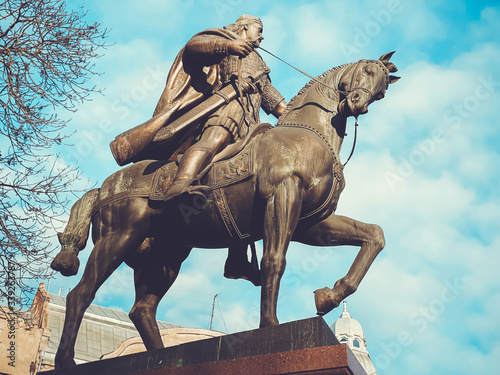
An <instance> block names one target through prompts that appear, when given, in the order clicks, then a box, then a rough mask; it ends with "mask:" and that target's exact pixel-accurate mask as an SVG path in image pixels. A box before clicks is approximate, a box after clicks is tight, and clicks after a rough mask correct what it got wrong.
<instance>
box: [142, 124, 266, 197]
mask: <svg viewBox="0 0 500 375" xmlns="http://www.w3.org/2000/svg"><path fill="white" fill-rule="evenodd" d="M271 128H272V125H271V124H266V123H262V124H258V125H256V126H254V127H253V128H252V129H250V131H249V133H248V135H247V136H246V137H245V138H244V139H241V140H238V141H236V142H235V143H232V144H230V145H229V146H227V147H226V148H225V149H224V150H222V151H221V152H220V153H218V154H217V155H216V156H215V157H214V159H213V160H212V162H211V163H210V164H209V165H208V166H207V167H206V168H205V169H204V170H202V171H201V172H200V173H199V174H198V176H197V178H196V181H198V183H197V184H198V185H201V181H204V183H205V187H206V189H205V190H208V191H214V190H216V189H219V188H222V187H225V186H229V185H232V184H234V183H236V182H239V181H241V180H243V179H246V178H248V177H249V176H251V175H252V173H253V172H252V168H251V165H250V163H251V148H249V147H247V146H249V145H250V143H251V142H252V141H253V140H254V139H255V137H257V136H258V135H260V134H263V133H265V132H266V131H268V130H269V129H271ZM181 157H182V155H179V156H178V159H177V162H172V163H168V164H165V165H163V166H162V167H161V168H158V169H157V170H156V172H155V174H154V177H153V181H152V184H151V188H150V191H149V199H151V200H153V201H162V200H164V199H163V197H164V193H165V192H164V191H163V186H168V185H170V184H169V181H168V180H173V179H174V176H175V173H176V172H177V165H178V162H179V161H180V158H181ZM166 184H168V185H166ZM194 188H197V186H196V185H195V186H194ZM196 190H199V189H196Z"/></svg>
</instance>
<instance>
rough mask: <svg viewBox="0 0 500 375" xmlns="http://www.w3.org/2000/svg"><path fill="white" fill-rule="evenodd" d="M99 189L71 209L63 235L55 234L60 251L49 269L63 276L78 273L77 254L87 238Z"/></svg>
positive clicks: (91, 191) (88, 194)
mask: <svg viewBox="0 0 500 375" xmlns="http://www.w3.org/2000/svg"><path fill="white" fill-rule="evenodd" d="M98 193H99V189H92V190H90V191H88V192H86V193H85V194H84V195H83V197H81V198H80V199H79V200H78V201H76V203H75V204H74V205H73V207H71V213H70V215H69V220H68V224H67V225H66V229H64V232H63V233H57V237H58V238H59V243H60V244H61V251H60V252H59V254H57V255H56V257H55V258H54V260H53V261H52V263H51V264H50V267H51V268H52V269H53V270H55V271H59V272H61V274H62V275H64V276H73V275H76V274H77V272H78V267H79V266H80V261H79V260H78V253H79V252H80V251H81V250H83V249H84V248H85V245H86V244H87V239H88V237H89V229H90V222H91V218H92V208H93V206H94V203H95V201H96V200H97V195H98Z"/></svg>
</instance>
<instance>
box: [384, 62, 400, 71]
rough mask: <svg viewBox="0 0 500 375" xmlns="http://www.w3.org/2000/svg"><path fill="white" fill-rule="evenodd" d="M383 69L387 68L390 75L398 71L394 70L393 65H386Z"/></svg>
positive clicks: (394, 66)
mask: <svg viewBox="0 0 500 375" xmlns="http://www.w3.org/2000/svg"><path fill="white" fill-rule="evenodd" d="M385 67H386V68H387V70H388V71H389V72H390V73H396V72H397V71H398V68H396V65H394V64H393V63H391V62H390V63H387V64H386V65H385Z"/></svg>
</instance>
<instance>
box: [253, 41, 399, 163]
mask: <svg viewBox="0 0 500 375" xmlns="http://www.w3.org/2000/svg"><path fill="white" fill-rule="evenodd" d="M258 48H259V49H261V50H262V51H264V52H266V53H267V54H269V55H271V56H273V57H274V58H276V59H278V60H280V61H281V62H283V63H285V64H286V65H288V66H290V67H291V68H293V69H295V70H297V71H298V72H300V73H302V74H304V75H305V76H307V77H309V78H310V79H311V80H312V81H313V82H315V83H318V84H320V85H322V86H324V87H326V88H328V89H330V90H332V91H333V92H335V93H337V94H341V95H343V96H345V97H347V95H349V93H351V92H353V91H364V92H365V93H367V94H368V95H369V97H368V101H371V100H372V98H373V96H374V95H373V92H371V90H369V89H367V88H365V87H361V86H355V87H354V88H353V86H354V85H359V79H358V78H359V75H360V74H361V69H362V67H363V66H364V65H366V64H373V63H375V64H377V65H379V66H380V68H381V69H382V71H383V72H385V74H386V90H387V88H388V87H389V72H388V70H387V68H386V67H385V66H384V64H383V63H382V62H381V61H380V60H359V61H358V62H357V63H356V67H355V70H354V72H353V73H352V76H351V82H350V83H349V89H347V90H341V89H339V85H340V82H342V81H343V80H342V78H343V77H344V75H345V74H347V71H348V69H346V71H344V72H343V73H342V74H341V75H340V77H339V78H338V80H337V82H336V84H335V86H336V87H332V86H330V85H328V84H326V83H324V82H323V81H320V80H319V79H318V78H317V77H313V76H312V75H310V74H308V73H306V72H304V71H303V70H301V69H299V68H297V67H296V66H293V65H292V64H290V63H288V62H286V61H285V60H283V59H282V58H280V57H278V56H276V55H275V54H274V53H272V52H269V51H268V50H266V49H265V48H262V47H261V46H259V47H258ZM363 63H364V64H363ZM357 136H358V116H355V122H354V141H353V144H352V149H351V153H350V154H349V157H348V158H347V160H346V162H345V163H343V164H342V167H345V166H346V165H347V163H348V162H349V160H351V157H352V155H353V154H354V149H355V148H356V140H357ZM320 138H321V137H320ZM327 144H328V145H329V143H328V142H327ZM329 147H330V148H331V146H330V145H329Z"/></svg>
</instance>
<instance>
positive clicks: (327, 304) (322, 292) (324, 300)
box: [314, 287, 339, 316]
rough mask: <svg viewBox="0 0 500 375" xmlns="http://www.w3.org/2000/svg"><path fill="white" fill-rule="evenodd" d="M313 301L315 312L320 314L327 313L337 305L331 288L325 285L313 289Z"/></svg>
mask: <svg viewBox="0 0 500 375" xmlns="http://www.w3.org/2000/svg"><path fill="white" fill-rule="evenodd" d="M314 302H315V303H316V311H317V314H318V315H320V316H323V315H325V314H327V313H329V312H330V311H332V310H333V309H334V308H336V307H337V306H338V305H339V302H336V301H335V298H334V294H333V290H332V289H330V288H327V287H325V288H323V289H318V290H315V291H314Z"/></svg>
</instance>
